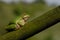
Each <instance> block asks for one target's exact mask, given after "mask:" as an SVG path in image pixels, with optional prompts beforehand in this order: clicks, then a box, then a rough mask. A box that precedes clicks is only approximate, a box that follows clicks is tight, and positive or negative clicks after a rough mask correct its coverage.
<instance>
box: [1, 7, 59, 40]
mask: <svg viewBox="0 0 60 40" xmlns="http://www.w3.org/2000/svg"><path fill="white" fill-rule="evenodd" d="M59 20H60V6H59V7H56V8H55V9H52V10H49V11H48V12H46V13H45V14H43V15H42V16H39V17H37V18H35V19H34V20H32V21H30V22H28V23H26V24H25V25H24V27H23V28H21V29H20V30H17V31H14V32H10V33H7V34H5V35H3V36H1V37H0V40H18V39H20V40H23V39H26V38H28V37H29V36H31V35H34V34H36V33H37V32H39V31H41V30H42V29H44V28H46V27H49V25H52V24H54V23H57V22H58V21H59Z"/></svg>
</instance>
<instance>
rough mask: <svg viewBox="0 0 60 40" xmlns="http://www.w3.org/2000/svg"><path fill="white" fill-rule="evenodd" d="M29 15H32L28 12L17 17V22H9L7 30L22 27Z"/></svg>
mask: <svg viewBox="0 0 60 40" xmlns="http://www.w3.org/2000/svg"><path fill="white" fill-rule="evenodd" d="M29 17H30V15H28V14H26V15H24V16H22V17H19V18H17V19H16V21H15V22H11V23H9V24H8V26H7V28H6V30H7V31H8V32H10V31H14V30H18V29H21V27H23V26H24V25H25V24H26V22H27V20H28V19H29Z"/></svg>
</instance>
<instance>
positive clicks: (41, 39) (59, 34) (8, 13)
mask: <svg viewBox="0 0 60 40" xmlns="http://www.w3.org/2000/svg"><path fill="white" fill-rule="evenodd" d="M52 8H54V6H47V5H45V3H40V2H36V3H33V4H25V3H19V4H5V3H0V36H2V35H4V34H6V30H5V28H6V27H7V25H8V23H9V22H11V21H12V20H14V19H15V18H16V15H15V12H14V10H17V11H20V13H21V14H23V13H27V14H29V15H30V16H31V17H30V19H29V21H30V20H33V19H34V18H36V17H38V16H40V15H39V14H41V15H42V14H43V13H44V12H46V11H48V10H50V9H52ZM26 40H60V23H57V24H56V25H53V26H51V27H50V28H48V29H46V30H44V31H42V32H40V33H38V34H36V35H34V36H32V37H30V38H28V39H26Z"/></svg>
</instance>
